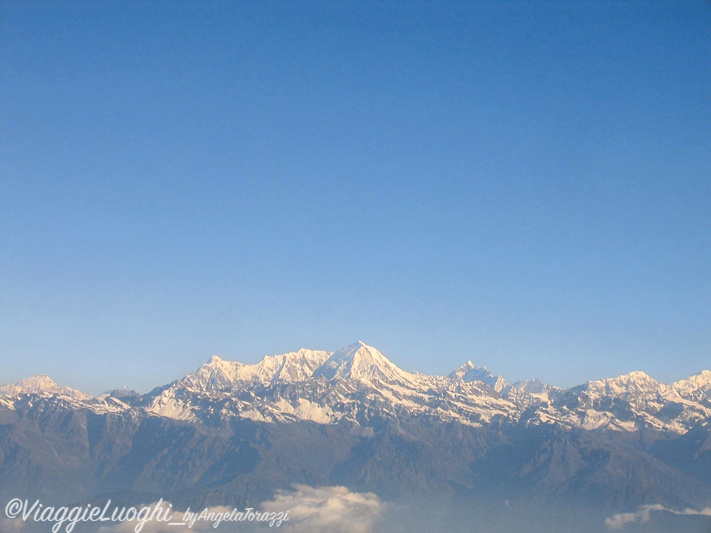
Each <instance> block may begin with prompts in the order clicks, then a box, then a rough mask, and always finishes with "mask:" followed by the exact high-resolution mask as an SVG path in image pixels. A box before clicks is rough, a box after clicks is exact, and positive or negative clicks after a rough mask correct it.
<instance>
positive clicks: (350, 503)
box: [261, 485, 387, 533]
mask: <svg viewBox="0 0 711 533" xmlns="http://www.w3.org/2000/svg"><path fill="white" fill-rule="evenodd" d="M261 507H262V509H264V510H265V511H273V512H274V511H276V512H279V511H287V510H288V511H289V520H288V522H284V524H283V525H282V527H281V528H280V529H281V530H282V531H284V532H290V533H292V532H293V533H296V532H298V533H301V532H307V531H308V532H313V533H369V532H370V531H372V530H373V526H374V524H375V523H376V522H377V521H378V520H380V519H381V518H382V516H383V513H384V512H385V510H386V508H387V505H386V504H385V503H383V502H382V501H381V500H380V498H378V496H376V495H375V494H373V493H372V492H351V491H349V490H348V489H347V488H346V487H308V486H305V485H294V490H293V491H284V490H281V491H277V493H276V496H275V498H274V500H272V501H269V502H264V503H263V504H262V506H261Z"/></svg>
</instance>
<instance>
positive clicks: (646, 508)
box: [605, 503, 711, 530]
mask: <svg viewBox="0 0 711 533" xmlns="http://www.w3.org/2000/svg"><path fill="white" fill-rule="evenodd" d="M652 511H666V512H668V513H673V514H676V515H704V516H711V507H707V508H705V509H702V510H701V511H697V510H696V509H684V510H683V511H677V510H675V509H668V508H666V507H664V506H663V505H660V504H658V503H657V504H654V505H643V506H642V507H640V508H639V509H638V510H637V511H636V512H634V513H620V514H616V515H614V516H610V517H607V518H606V519H605V525H606V526H607V527H608V528H609V529H618V530H619V529H623V528H624V527H625V525H627V524H630V523H634V522H649V519H650V516H651V513H652Z"/></svg>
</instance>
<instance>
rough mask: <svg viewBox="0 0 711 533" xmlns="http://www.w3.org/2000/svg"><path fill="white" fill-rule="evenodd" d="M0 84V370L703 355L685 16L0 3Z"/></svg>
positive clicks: (597, 361)
mask: <svg viewBox="0 0 711 533" xmlns="http://www.w3.org/2000/svg"><path fill="white" fill-rule="evenodd" d="M0 79H1V80H3V81H2V82H1V83H0V116H1V117H2V119H1V120H0V180H1V181H0V229H1V232H0V362H1V363H2V370H1V374H0V381H15V380H17V379H20V378H23V377H27V376H30V375H33V374H37V373H47V374H49V375H50V376H52V377H53V378H54V379H55V380H56V381H58V382H60V383H61V384H64V385H70V386H74V387H77V388H81V389H84V390H87V391H88V392H95V393H96V392H100V391H103V390H106V389H109V388H112V387H115V386H121V385H128V386H131V387H134V388H137V389H139V390H141V391H146V390H148V389H150V388H152V387H153V386H156V385H160V384H163V383H166V382H168V381H170V380H172V379H175V378H177V377H180V376H182V375H184V374H185V373H187V372H190V371H192V370H194V369H195V368H197V367H198V366H199V365H200V364H202V362H204V361H205V360H207V359H208V358H209V356H210V355H212V354H218V355H220V356H222V357H224V358H227V359H232V360H241V361H245V362H254V361H257V360H258V359H259V358H260V357H261V356H262V355H265V354H274V353H283V352H286V351H291V350H295V349H298V348H300V347H309V348H319V349H330V350H333V349H338V348H340V347H341V346H344V345H346V344H350V343H352V342H354V341H356V340H359V339H360V340H363V341H365V342H367V343H368V344H371V345H374V346H376V347H377V348H379V349H380V350H381V351H383V352H384V353H385V354H386V355H387V356H388V357H389V358H390V359H391V360H393V361H394V362H395V363H397V364H398V365H400V366H401V367H403V368H405V369H408V370H417V371H420V372H424V373H435V374H446V373H448V372H450V371H451V370H453V369H454V368H456V367H457V366H459V365H461V364H462V363H464V362H465V361H466V360H467V359H471V360H472V361H474V362H475V363H476V364H480V365H487V366H489V367H490V368H491V369H492V370H494V371H495V372H498V373H501V374H503V375H504V376H505V377H507V378H508V379H510V380H515V379H523V378H529V377H540V378H542V379H544V380H546V381H548V382H551V383H554V384H558V385H564V386H572V385H575V384H578V383H581V382H584V381H586V380H587V379H596V378H601V377H610V376H614V375H617V374H621V373H624V372H629V371H631V370H637V369H642V370H645V371H647V372H648V373H650V374H651V375H652V376H654V377H656V378H658V379H661V380H663V381H672V380H675V379H679V378H681V377H685V376H687V375H690V374H692V373H695V372H698V371H700V370H701V369H703V368H711V357H710V356H711V305H710V302H711V155H710V154H711V4H709V3H708V2H702V1H674V2H662V1H658V2H603V1H601V2H575V3H572V2H537V3H529V2H367V1H364V2H346V1H343V2H275V1H266V2H210V1H205V2H71V1H69V2H16V1H10V2H3V3H2V4H1V5H0Z"/></svg>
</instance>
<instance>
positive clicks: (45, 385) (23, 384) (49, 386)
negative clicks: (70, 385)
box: [17, 374, 60, 393]
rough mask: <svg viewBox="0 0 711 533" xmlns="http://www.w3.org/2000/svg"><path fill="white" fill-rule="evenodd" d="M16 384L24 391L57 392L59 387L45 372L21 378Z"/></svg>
mask: <svg viewBox="0 0 711 533" xmlns="http://www.w3.org/2000/svg"><path fill="white" fill-rule="evenodd" d="M17 386H18V387H20V388H21V389H23V390H24V391H26V392H34V393H40V392H59V390H60V387H59V385H57V384H56V383H55V382H54V380H53V379H52V378H50V377H49V376H48V375H47V374H40V375H38V376H32V377H29V378H25V379H21V380H20V381H18V382H17Z"/></svg>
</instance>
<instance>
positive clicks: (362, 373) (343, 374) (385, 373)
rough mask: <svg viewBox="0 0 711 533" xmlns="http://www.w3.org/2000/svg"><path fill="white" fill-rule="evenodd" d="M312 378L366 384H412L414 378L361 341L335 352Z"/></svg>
mask: <svg viewBox="0 0 711 533" xmlns="http://www.w3.org/2000/svg"><path fill="white" fill-rule="evenodd" d="M314 376H324V377H326V378H328V379H333V378H340V379H355V380H358V381H363V382H367V383H372V381H374V380H376V381H384V382H387V383H396V382H399V383H408V384H411V383H413V382H414V379H413V378H414V376H413V375H412V374H410V373H409V372H405V371H404V370H402V369H401V368H399V367H398V366H397V365H395V364H393V363H392V362H391V361H390V360H388V359H387V358H386V357H385V356H384V355H383V354H382V353H380V352H379V351H378V350H376V349H375V348H373V347H372V346H368V345H367V344H365V343H364V342H363V341H358V342H356V343H355V344H351V345H350V346H346V347H345V348H342V349H341V350H339V351H337V352H335V353H334V354H333V355H331V357H329V358H328V360H326V362H325V363H323V364H322V365H321V366H320V367H319V368H317V369H316V371H315V372H314Z"/></svg>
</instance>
